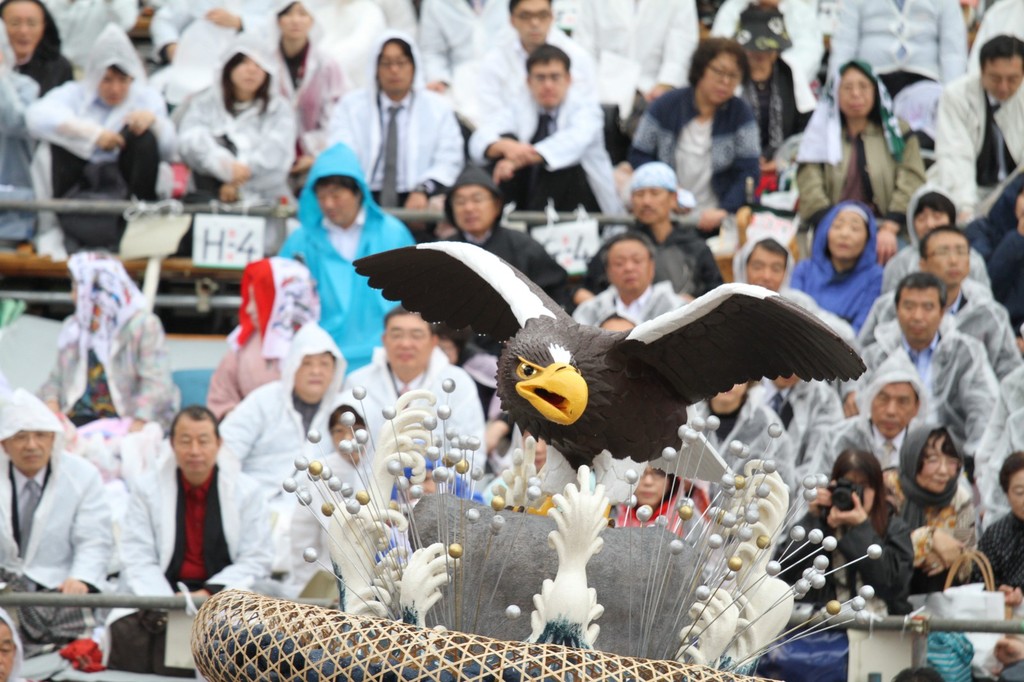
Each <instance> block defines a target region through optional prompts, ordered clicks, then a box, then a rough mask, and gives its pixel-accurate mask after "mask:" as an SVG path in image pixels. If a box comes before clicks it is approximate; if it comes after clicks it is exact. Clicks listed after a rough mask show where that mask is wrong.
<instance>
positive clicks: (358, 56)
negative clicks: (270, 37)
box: [310, 0, 388, 88]
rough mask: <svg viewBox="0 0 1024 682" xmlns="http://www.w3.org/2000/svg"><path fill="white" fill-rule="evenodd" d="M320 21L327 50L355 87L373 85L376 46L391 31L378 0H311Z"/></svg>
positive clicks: (318, 22) (318, 21) (314, 12)
mask: <svg viewBox="0 0 1024 682" xmlns="http://www.w3.org/2000/svg"><path fill="white" fill-rule="evenodd" d="M310 1H311V3H312V5H313V8H312V9H313V14H314V15H316V21H317V24H319V25H320V26H323V28H324V34H325V35H324V43H323V44H324V49H325V50H327V54H328V55H330V56H331V57H333V58H334V59H335V60H336V61H337V62H338V63H339V64H341V68H342V70H343V71H344V72H345V79H346V80H347V81H348V82H349V83H350V84H351V85H352V87H354V88H365V87H369V86H371V85H372V84H373V81H372V80H370V81H367V80H366V74H367V67H368V66H369V65H370V64H371V63H372V61H373V54H372V53H373V45H374V43H375V42H377V37H378V36H379V35H380V34H382V33H384V31H386V30H387V27H388V25H387V19H386V16H385V14H384V10H382V9H381V7H380V5H379V4H377V2H375V0H310Z"/></svg>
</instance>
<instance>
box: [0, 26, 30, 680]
mask: <svg viewBox="0 0 1024 682" xmlns="http://www.w3.org/2000/svg"><path fill="white" fill-rule="evenodd" d="M2 32H3V31H0V33H2ZM0 621H3V622H4V625H6V626H7V627H9V628H10V629H11V638H12V639H13V640H14V646H15V648H16V649H17V650H16V651H15V652H14V662H13V663H12V664H11V669H10V670H4V671H2V672H5V673H7V682H24V679H25V678H23V677H22V676H21V664H22V663H23V662H24V660H25V655H24V651H25V649H24V647H23V646H22V645H21V635H19V634H18V627H17V626H16V625H15V624H14V621H13V620H12V619H11V616H10V614H8V613H7V611H5V610H4V609H0Z"/></svg>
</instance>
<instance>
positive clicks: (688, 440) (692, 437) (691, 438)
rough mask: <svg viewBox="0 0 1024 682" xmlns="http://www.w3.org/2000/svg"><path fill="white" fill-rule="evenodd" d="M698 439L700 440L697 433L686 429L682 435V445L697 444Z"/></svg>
mask: <svg viewBox="0 0 1024 682" xmlns="http://www.w3.org/2000/svg"><path fill="white" fill-rule="evenodd" d="M698 438H700V434H699V433H697V432H696V431H695V430H693V429H691V428H687V429H686V432H685V433H684V434H683V444H685V445H693V444H694V443H696V442H697V439H698Z"/></svg>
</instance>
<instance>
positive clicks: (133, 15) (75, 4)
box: [45, 0, 139, 67]
mask: <svg viewBox="0 0 1024 682" xmlns="http://www.w3.org/2000/svg"><path fill="white" fill-rule="evenodd" d="M45 2H46V6H47V7H48V8H49V10H50V14H52V15H53V20H54V21H55V22H57V29H58V30H59V31H60V35H61V38H62V40H61V52H63V53H64V56H65V57H67V58H68V60H69V61H70V62H71V63H72V64H74V65H75V66H77V67H83V66H85V65H86V63H87V61H88V58H89V52H91V51H92V46H93V45H95V44H96V36H98V35H100V34H102V33H103V29H104V28H105V27H106V25H107V24H116V25H117V26H119V27H120V28H121V29H123V30H125V31H129V30H131V28H132V27H133V26H134V25H135V21H136V20H137V19H138V17H139V3H138V2H137V0H45Z"/></svg>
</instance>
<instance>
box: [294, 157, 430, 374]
mask: <svg viewBox="0 0 1024 682" xmlns="http://www.w3.org/2000/svg"><path fill="white" fill-rule="evenodd" d="M299 221H300V222H301V223H302V227H300V228H299V229H298V230H296V231H295V232H294V233H293V234H292V235H291V236H290V237H288V240H287V241H285V243H284V246H282V247H281V252H280V253H279V254H278V255H280V256H283V257H286V258H298V257H301V258H302V260H303V262H305V264H306V266H307V267H308V268H309V271H310V272H311V273H312V274H313V278H314V279H315V280H316V282H317V288H318V290H319V293H320V306H321V315H320V326H322V327H323V328H324V329H326V330H327V332H328V333H329V334H330V335H331V336H332V337H333V338H334V341H335V343H337V344H338V346H339V347H340V348H341V352H342V354H343V355H344V356H345V359H346V360H347V361H348V369H349V371H352V370H355V369H359V368H360V367H362V366H363V365H365V364H367V363H369V361H370V356H371V355H372V354H373V348H374V346H375V345H377V343H378V342H379V340H380V338H381V335H382V334H383V333H384V315H385V314H386V313H387V312H388V310H390V309H391V308H393V307H394V306H395V304H394V303H392V302H391V301H388V300H386V299H385V298H384V297H383V296H382V295H381V293H380V291H378V290H376V289H372V288H370V285H369V284H368V283H367V280H366V278H365V277H363V276H362V275H359V274H357V273H356V270H355V268H354V267H353V266H352V262H353V261H355V260H357V259H359V258H362V257H364V256H369V255H371V254H374V253H380V252H381V251H389V250H391V249H397V248H400V247H403V246H412V245H413V244H414V243H415V242H414V240H413V238H412V235H411V234H409V230H408V229H407V228H406V227H405V225H403V224H402V223H401V222H400V221H399V220H397V219H396V218H393V217H392V216H389V215H387V214H385V213H384V211H383V210H382V209H381V208H380V206H378V205H377V203H376V202H375V201H374V200H373V196H372V195H371V194H370V188H369V186H368V185H367V184H366V179H365V178H364V177H363V172H362V170H360V167H359V160H358V159H357V158H356V156H355V154H354V153H353V152H352V150H351V149H349V148H348V147H346V146H345V145H343V144H337V145H334V146H333V147H331V148H330V149H328V150H327V151H325V152H323V153H322V154H321V155H320V156H319V157H317V160H316V163H314V164H313V167H312V168H311V169H310V172H309V179H308V180H307V181H306V186H305V187H304V188H303V190H302V194H301V195H300V197H299Z"/></svg>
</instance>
